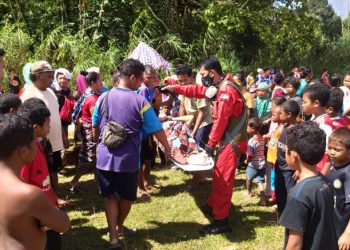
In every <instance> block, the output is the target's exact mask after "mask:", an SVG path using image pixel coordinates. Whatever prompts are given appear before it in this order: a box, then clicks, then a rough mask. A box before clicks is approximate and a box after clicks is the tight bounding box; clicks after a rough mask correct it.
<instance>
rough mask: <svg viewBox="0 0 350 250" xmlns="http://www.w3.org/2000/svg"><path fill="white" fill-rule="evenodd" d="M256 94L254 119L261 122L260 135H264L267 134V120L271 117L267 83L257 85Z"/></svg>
mask: <svg viewBox="0 0 350 250" xmlns="http://www.w3.org/2000/svg"><path fill="white" fill-rule="evenodd" d="M256 94H257V97H256V109H255V110H254V117H258V118H259V119H260V120H261V121H262V123H263V127H262V129H261V131H260V133H261V134H262V135H264V134H266V133H267V132H268V128H269V127H268V125H269V119H270V117H271V99H270V98H269V85H268V83H266V82H261V83H259V85H258V88H257V91H256Z"/></svg>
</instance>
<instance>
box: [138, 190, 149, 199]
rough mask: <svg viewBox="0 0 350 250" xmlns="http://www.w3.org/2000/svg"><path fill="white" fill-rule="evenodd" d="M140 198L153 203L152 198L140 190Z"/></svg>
mask: <svg viewBox="0 0 350 250" xmlns="http://www.w3.org/2000/svg"><path fill="white" fill-rule="evenodd" d="M139 192H140V198H141V200H143V201H151V196H150V195H149V193H147V192H146V191H145V190H140V191H139Z"/></svg>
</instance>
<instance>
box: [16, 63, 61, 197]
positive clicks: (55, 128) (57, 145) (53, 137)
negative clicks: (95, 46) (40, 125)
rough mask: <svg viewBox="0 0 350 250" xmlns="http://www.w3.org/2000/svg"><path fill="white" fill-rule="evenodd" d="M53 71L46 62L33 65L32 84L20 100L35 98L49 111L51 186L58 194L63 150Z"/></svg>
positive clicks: (31, 71)
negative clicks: (58, 173)
mask: <svg viewBox="0 0 350 250" xmlns="http://www.w3.org/2000/svg"><path fill="white" fill-rule="evenodd" d="M53 75H54V70H53V69H52V67H51V65H50V64H49V63H48V62H46V61H38V62H35V63H33V65H32V67H31V70H30V76H29V77H30V80H31V81H32V82H33V84H32V85H29V86H27V87H26V88H25V90H24V92H23V93H22V95H21V100H22V102H24V101H25V100H27V99H29V98H32V97H36V98H39V99H41V100H43V101H44V102H45V104H46V106H47V108H48V109H49V110H50V114H51V116H50V132H49V134H48V136H47V137H48V139H49V140H50V142H51V145H52V152H53V154H52V156H53V164H52V165H53V166H52V168H53V169H52V170H53V171H50V172H51V175H52V185H53V188H54V190H55V192H56V193H57V192H58V177H57V172H59V171H60V170H61V169H62V159H61V150H62V149H63V141H62V134H61V131H62V126H61V119H60V115H59V105H58V100H57V97H56V95H55V93H54V92H53V91H52V89H51V88H50V86H51V83H52V80H53Z"/></svg>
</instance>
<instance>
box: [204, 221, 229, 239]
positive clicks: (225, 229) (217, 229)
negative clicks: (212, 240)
mask: <svg viewBox="0 0 350 250" xmlns="http://www.w3.org/2000/svg"><path fill="white" fill-rule="evenodd" d="M231 232H232V228H231V227H230V224H229V221H228V218H225V219H222V220H214V222H213V223H211V224H209V225H206V226H203V227H202V228H201V229H199V233H201V234H204V235H206V234H224V233H231Z"/></svg>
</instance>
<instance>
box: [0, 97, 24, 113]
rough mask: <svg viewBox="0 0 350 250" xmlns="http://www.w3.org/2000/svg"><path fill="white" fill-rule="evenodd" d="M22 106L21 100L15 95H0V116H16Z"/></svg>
mask: <svg viewBox="0 0 350 250" xmlns="http://www.w3.org/2000/svg"><path fill="white" fill-rule="evenodd" d="M21 105H22V101H21V99H19V97H18V96H17V95H15V94H6V93H5V94H2V95H0V114H6V113H11V114H16V113H17V110H18V109H19V108H20V107H21Z"/></svg>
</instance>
